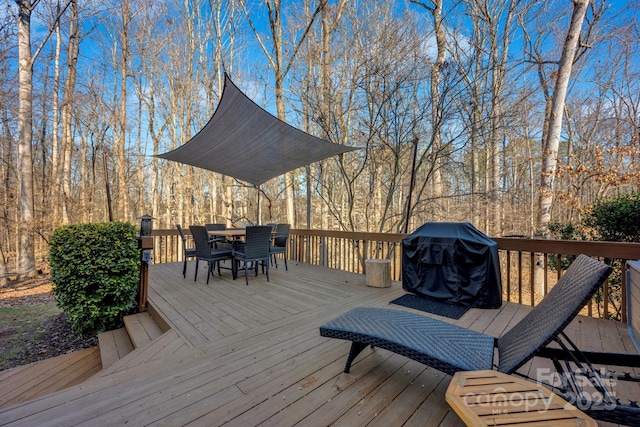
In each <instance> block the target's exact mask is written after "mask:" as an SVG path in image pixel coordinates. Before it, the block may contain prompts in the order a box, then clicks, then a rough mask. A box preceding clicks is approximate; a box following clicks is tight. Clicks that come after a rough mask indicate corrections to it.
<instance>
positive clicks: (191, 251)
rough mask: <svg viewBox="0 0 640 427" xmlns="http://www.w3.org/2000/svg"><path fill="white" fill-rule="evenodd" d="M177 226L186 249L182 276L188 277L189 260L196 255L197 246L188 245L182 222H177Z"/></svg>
mask: <svg viewBox="0 0 640 427" xmlns="http://www.w3.org/2000/svg"><path fill="white" fill-rule="evenodd" d="M176 228H177V229H178V232H179V233H180V238H181V239H182V248H183V249H184V255H183V256H184V264H183V266H182V277H187V260H188V259H189V258H195V257H196V248H189V247H187V236H185V235H184V230H182V227H181V226H180V224H176Z"/></svg>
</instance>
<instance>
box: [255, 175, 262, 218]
mask: <svg viewBox="0 0 640 427" xmlns="http://www.w3.org/2000/svg"><path fill="white" fill-rule="evenodd" d="M255 188H256V191H257V192H258V206H257V208H256V216H257V218H256V225H261V224H262V222H261V221H260V219H261V218H262V209H260V185H256V186H255Z"/></svg>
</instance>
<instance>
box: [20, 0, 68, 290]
mask: <svg viewBox="0 0 640 427" xmlns="http://www.w3.org/2000/svg"><path fill="white" fill-rule="evenodd" d="M15 2H16V5H17V6H18V13H17V14H16V23H17V25H18V56H19V58H18V76H19V95H18V99H19V104H20V105H19V111H18V163H17V170H18V171H19V172H20V175H19V181H20V194H19V206H20V207H19V212H20V220H19V226H18V228H19V230H18V235H19V242H20V243H19V254H18V271H17V273H18V274H17V276H18V278H23V277H32V276H34V275H35V272H36V271H35V253H34V229H33V226H34V224H33V221H34V200H33V157H32V149H31V144H32V139H33V120H32V112H33V64H34V62H35V60H36V58H37V57H38V55H39V54H40V52H41V51H42V48H43V46H44V44H45V43H46V41H47V40H48V38H49V36H50V35H51V33H52V32H53V28H54V27H53V26H52V27H51V28H50V29H49V32H48V34H47V35H46V36H45V38H44V39H43V40H42V43H41V44H40V46H39V47H38V48H37V49H36V50H35V52H32V51H31V49H32V45H31V14H32V12H33V10H34V9H35V7H36V6H37V5H38V3H39V0H35V1H33V2H32V1H30V0H15ZM68 4H69V3H67V6H68ZM67 6H65V7H64V8H62V9H61V10H60V12H59V14H58V16H57V17H56V19H54V23H55V22H57V20H58V19H59V17H60V16H61V15H62V13H64V10H66V7H67Z"/></svg>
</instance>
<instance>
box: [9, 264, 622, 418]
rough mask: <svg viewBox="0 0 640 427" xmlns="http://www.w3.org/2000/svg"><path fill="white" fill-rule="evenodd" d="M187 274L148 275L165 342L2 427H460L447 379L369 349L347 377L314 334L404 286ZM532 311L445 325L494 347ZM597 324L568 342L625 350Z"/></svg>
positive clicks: (318, 274)
mask: <svg viewBox="0 0 640 427" xmlns="http://www.w3.org/2000/svg"><path fill="white" fill-rule="evenodd" d="M190 264H193V262H192V263H190ZM189 271H191V272H192V274H191V275H187V278H183V277H182V264H181V263H175V264H156V265H153V266H151V268H150V276H149V280H150V288H149V304H150V305H151V306H152V307H153V310H152V311H153V312H154V313H158V315H160V316H162V318H163V321H162V322H161V323H162V324H166V325H167V326H168V327H170V328H171V329H170V330H169V331H168V332H165V333H164V334H163V335H162V336H161V337H160V338H158V339H156V340H154V341H153V342H152V343H151V344H149V345H148V346H146V347H144V348H142V349H140V351H138V350H136V352H133V353H132V354H131V355H128V356H127V357H126V358H125V359H123V360H121V361H119V362H117V363H116V364H114V365H113V366H112V367H111V368H109V369H107V370H105V371H103V372H102V373H101V374H100V375H97V376H94V377H93V378H91V379H90V380H89V381H86V382H85V383H83V384H81V385H76V386H73V387H70V388H69V389H67V390H65V391H62V392H56V393H54V394H51V395H49V396H46V397H43V398H39V399H37V400H35V401H31V402H27V403H23V404H19V405H16V406H14V407H12V408H8V409H4V410H1V411H0V425H5V424H7V425H43V426H47V425H56V426H58V425H87V426H89V425H91V426H93V425H101V426H108V425H114V426H116V425H123V424H125V423H127V424H128V425H170V426H174V425H193V426H200V425H201V426H212V425H226V426H251V425H262V426H286V425H296V424H299V425H331V424H334V425H349V426H355V425H369V426H385V427H386V426H396V425H397V426H400V425H403V426H412V425H415V426H424V425H429V426H431V425H434V426H438V425H439V426H460V425H463V424H462V422H461V420H460V419H459V418H458V417H457V415H456V414H455V413H454V412H453V411H452V410H451V409H450V408H449V406H448V405H447V404H446V402H445V399H444V395H445V390H446V388H447V386H448V385H449V382H450V380H451V377H450V376H448V375H445V374H443V373H441V372H438V371H436V370H434V369H432V368H428V367H425V366H424V365H421V364H419V363H417V362H414V361H411V360H409V359H406V358H404V357H402V356H399V355H397V354H394V353H391V352H389V351H386V350H384V349H370V348H368V349H365V350H364V351H363V352H362V354H361V355H360V356H359V357H358V358H357V359H356V360H355V362H354V363H353V365H352V370H351V373H349V374H344V373H343V372H342V370H343V368H344V363H345V360H346V354H347V352H348V351H349V343H346V342H344V341H341V340H332V339H327V338H323V337H320V335H319V332H318V327H319V326H320V325H322V324H323V323H325V322H327V321H328V320H331V319H332V318H334V317H336V316H337V315H339V314H341V313H343V312H344V311H346V310H348V309H349V308H351V307H354V306H361V305H362V306H378V307H384V306H388V304H389V301H391V300H393V299H395V298H397V297H399V296H400V295H402V294H404V293H405V292H404V291H403V290H402V287H401V284H400V283H398V282H394V283H392V286H391V287H390V288H372V287H367V286H366V284H365V282H366V280H365V279H366V278H365V276H364V275H358V274H352V273H346V272H343V271H338V270H332V269H327V268H322V267H314V266H309V265H304V264H296V263H293V262H292V263H290V265H289V271H285V270H284V269H283V268H280V269H275V268H272V269H271V270H270V276H271V280H270V282H267V281H266V277H265V275H263V274H259V275H258V276H257V277H255V276H253V275H250V277H249V286H247V285H245V281H244V277H243V276H242V275H240V276H239V278H238V280H233V279H232V278H231V273H230V272H229V271H228V270H223V273H222V276H218V275H217V274H216V275H214V276H213V277H212V278H211V280H210V282H209V284H206V283H205V282H206V274H202V272H199V274H198V276H199V277H198V280H196V281H194V280H193V266H192V265H191V266H189ZM392 308H395V309H404V308H402V307H399V306H395V305H394V306H392ZM529 310H530V308H529V307H525V306H520V305H517V304H513V303H505V304H503V306H502V307H501V308H499V309H495V310H480V309H471V310H469V311H468V312H467V313H466V314H465V315H464V316H462V317H461V318H460V319H458V320H452V319H446V318H441V319H442V320H445V321H448V322H451V323H455V324H458V325H460V326H464V327H469V328H471V329H474V330H477V331H480V332H485V333H488V334H491V335H494V336H499V335H500V334H502V333H504V331H505V330H507V329H508V328H509V327H511V326H512V325H513V324H514V323H515V322H517V321H518V320H520V319H521V318H522V317H523V316H524V315H525V314H526V313H527V312H528V311H529ZM409 311H411V310H409ZM601 322H602V321H595V320H593V321H592V320H588V321H577V323H575V324H572V325H570V327H569V328H568V331H569V333H570V335H571V337H572V339H574V338H575V339H578V340H579V341H580V342H581V343H583V344H584V345H585V346H586V347H588V348H590V349H592V348H598V347H599V348H602V347H607V349H608V350H612V351H613V350H615V349H617V350H616V351H621V352H622V351H629V346H630V345H631V346H632V344H631V343H630V340H629V339H628V337H626V338H625V336H624V335H625V333H626V329H625V328H624V327H619V325H618V324H616V323H614V322H609V321H605V322H607V324H606V325H604V324H602V323H601ZM163 329H164V328H163ZM601 334H606V335H607V338H604V339H602V338H601V337H600V335H601ZM609 347H615V349H614V348H609ZM631 348H633V347H631ZM541 366H542V367H544V364H543V363H542V362H540V361H539V359H534V361H532V362H530V363H528V364H527V365H525V367H523V368H522V371H523V372H535V369H536V368H539V367H541ZM602 425H604V424H602Z"/></svg>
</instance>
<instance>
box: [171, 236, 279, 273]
mask: <svg viewBox="0 0 640 427" xmlns="http://www.w3.org/2000/svg"><path fill="white" fill-rule="evenodd" d="M176 227H177V229H178V231H179V232H180V237H181V239H182V245H183V248H184V261H183V268H182V275H183V277H186V273H187V260H188V259H192V258H195V260H196V269H195V274H194V278H193V280H194V281H195V280H197V277H198V265H199V262H200V261H203V262H206V263H207V266H208V268H207V284H208V283H209V278H210V277H211V274H212V272H213V269H214V268H216V269H217V270H218V275H221V271H220V270H221V269H222V268H228V269H230V270H231V271H232V276H233V279H234V280H235V279H236V278H237V276H238V269H239V268H240V267H242V268H243V269H244V272H245V281H246V284H247V285H248V284H249V270H250V269H251V270H254V271H255V275H256V276H257V275H258V269H259V267H260V266H262V270H263V272H266V276H267V281H269V266H270V264H271V263H273V264H275V266H276V268H277V267H278V264H277V256H278V255H280V256H282V257H283V258H284V263H285V269H288V266H287V258H286V246H287V240H288V238H289V230H290V225H289V224H268V225H255V226H248V227H246V228H242V229H240V228H229V229H227V228H226V226H225V225H224V224H206V225H190V226H189V231H190V232H191V236H192V239H193V244H194V246H193V247H192V246H191V244H190V243H189V239H188V238H187V236H186V234H185V233H184V230H183V229H182V227H181V226H180V225H179V224H177V225H176ZM227 260H229V261H231V267H223V266H221V262H224V261H227Z"/></svg>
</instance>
